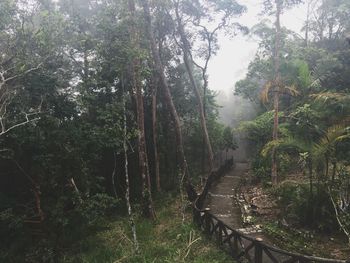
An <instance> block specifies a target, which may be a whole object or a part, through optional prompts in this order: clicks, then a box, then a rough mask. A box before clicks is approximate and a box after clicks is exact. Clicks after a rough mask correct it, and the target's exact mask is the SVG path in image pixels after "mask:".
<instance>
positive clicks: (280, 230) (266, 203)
mask: <svg viewBox="0 0 350 263" xmlns="http://www.w3.org/2000/svg"><path fill="white" fill-rule="evenodd" d="M248 180H249V179H248ZM285 180H290V178H288V177H287V178H286V179H285ZM293 180H294V181H295V180H296V181H300V180H303V179H301V178H300V177H298V176H293ZM245 181H247V180H245ZM300 182H301V181H300ZM281 183H283V182H281ZM240 191H241V192H242V194H243V195H244V197H245V199H246V202H247V203H248V204H249V205H250V207H252V208H253V213H252V214H253V221H254V224H258V225H261V226H262V229H263V230H264V233H265V234H266V235H267V236H268V238H269V239H270V240H271V241H272V242H273V243H274V244H275V245H276V246H278V247H280V248H282V249H286V250H289V251H292V252H298V253H302V254H307V255H314V256H321V257H326V258H334V259H346V258H348V257H349V256H350V247H349V246H348V244H347V239H346V237H345V236H344V235H342V234H341V233H336V234H333V235H327V234H324V233H321V232H316V231H313V230H311V229H307V228H302V227H300V226H299V227H298V226H293V227H292V226H291V225H289V224H288V223H287V222H286V221H285V220H284V219H283V218H282V217H281V213H280V211H281V208H280V207H278V205H277V202H276V198H275V197H274V196H273V195H272V194H271V193H270V191H269V190H268V189H267V188H265V187H263V185H262V184H261V183H257V184H253V185H252V184H251V182H250V183H248V184H247V183H245V184H243V185H242V187H241V190H240Z"/></svg>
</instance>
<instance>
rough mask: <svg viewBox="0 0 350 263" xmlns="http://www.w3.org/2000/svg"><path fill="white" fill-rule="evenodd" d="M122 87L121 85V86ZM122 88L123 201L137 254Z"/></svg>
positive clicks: (137, 244)
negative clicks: (124, 201)
mask: <svg viewBox="0 0 350 263" xmlns="http://www.w3.org/2000/svg"><path fill="white" fill-rule="evenodd" d="M122 85H123V84H122ZM124 92H125V91H124V88H123V96H124V98H123V103H124V111H123V114H124V116H123V119H124V120H123V121H124V129H123V133H124V134H123V148H124V171H125V188H126V189H125V200H126V206H127V208H128V215H129V221H130V226H131V231H132V236H133V242H134V248H135V251H136V252H139V243H138V241H137V234H136V225H135V221H134V218H133V215H132V209H131V203H130V183H129V171H128V146H127V143H126V138H127V130H126V129H127V126H126V101H125V94H124Z"/></svg>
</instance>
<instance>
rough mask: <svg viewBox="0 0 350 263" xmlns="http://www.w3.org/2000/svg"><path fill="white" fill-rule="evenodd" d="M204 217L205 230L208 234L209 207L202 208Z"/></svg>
mask: <svg viewBox="0 0 350 263" xmlns="http://www.w3.org/2000/svg"><path fill="white" fill-rule="evenodd" d="M204 210H205V211H204V218H205V220H204V221H205V223H204V224H205V226H204V228H205V232H206V233H207V234H208V235H209V234H210V220H211V219H210V214H209V211H210V208H205V209H204Z"/></svg>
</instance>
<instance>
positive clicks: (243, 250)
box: [193, 159, 350, 263]
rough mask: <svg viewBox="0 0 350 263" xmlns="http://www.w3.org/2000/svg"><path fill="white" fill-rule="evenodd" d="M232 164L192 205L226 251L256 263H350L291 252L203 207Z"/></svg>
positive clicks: (200, 221)
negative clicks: (216, 182)
mask: <svg viewBox="0 0 350 263" xmlns="http://www.w3.org/2000/svg"><path fill="white" fill-rule="evenodd" d="M232 165H233V160H232V159H231V160H228V161H226V162H225V164H224V165H223V166H221V167H220V168H219V169H218V170H217V171H215V172H214V173H215V176H212V177H211V178H213V179H212V181H211V182H209V183H208V184H207V185H208V187H207V189H204V191H203V192H202V195H201V196H199V198H198V199H197V201H196V202H195V203H194V204H193V221H194V222H195V223H196V224H197V225H198V227H199V228H200V229H201V230H203V231H204V232H205V233H206V234H207V235H208V236H210V237H212V238H214V239H215V240H216V242H217V243H218V245H219V246H220V247H221V248H222V249H224V250H225V251H227V252H228V253H229V254H230V255H231V256H232V257H233V258H234V259H235V260H238V261H241V262H255V263H270V262H273V263H293V262H300V263H306V262H327V263H331V262H332V263H350V260H335V259H326V258H320V257H314V256H306V255H302V254H298V253H292V252H288V251H285V250H282V249H279V248H276V247H273V246H270V245H268V244H266V243H264V242H263V240H262V239H260V238H254V237H252V236H250V235H247V234H245V233H242V232H241V231H238V230H236V229H233V228H231V227H230V226H228V225H226V224H225V223H224V222H223V221H221V220H220V219H219V218H217V217H216V216H214V215H213V214H212V213H211V212H210V209H208V208H206V209H202V206H203V202H204V198H205V197H206V195H207V193H208V191H209V189H210V187H211V185H212V183H213V182H214V181H215V180H217V179H218V178H220V176H222V175H223V174H224V173H226V172H227V170H228V168H229V167H231V166H232Z"/></svg>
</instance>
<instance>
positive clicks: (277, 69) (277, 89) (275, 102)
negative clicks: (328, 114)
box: [271, 0, 282, 185]
mask: <svg viewBox="0 0 350 263" xmlns="http://www.w3.org/2000/svg"><path fill="white" fill-rule="evenodd" d="M275 3H276V36H275V48H274V64H275V65H274V73H275V81H274V82H275V83H274V94H273V108H274V118H273V134H272V139H273V140H274V141H276V140H278V121H279V120H278V112H279V96H280V81H281V76H280V58H279V55H280V54H279V53H280V33H281V24H280V15H281V8H282V7H281V2H280V1H279V0H275ZM271 181H272V184H273V185H277V183H278V178H277V153H276V147H273V149H272V168H271Z"/></svg>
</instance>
